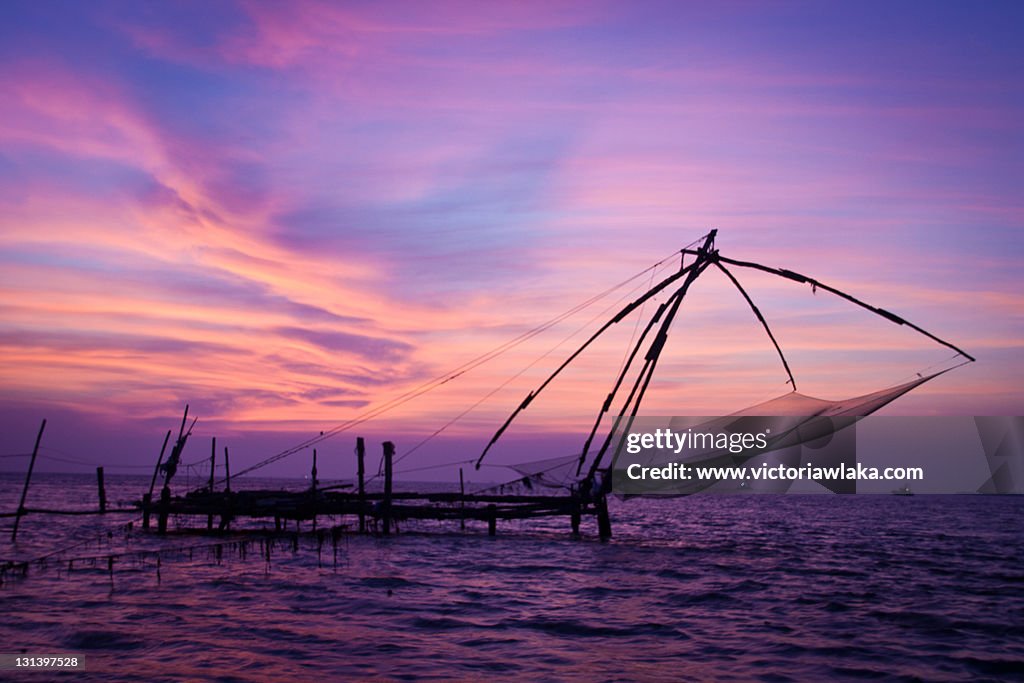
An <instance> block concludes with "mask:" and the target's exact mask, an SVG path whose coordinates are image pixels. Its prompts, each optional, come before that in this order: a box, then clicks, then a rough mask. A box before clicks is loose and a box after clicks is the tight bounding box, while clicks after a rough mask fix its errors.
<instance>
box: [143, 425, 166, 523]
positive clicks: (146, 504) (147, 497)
mask: <svg viewBox="0 0 1024 683" xmlns="http://www.w3.org/2000/svg"><path fill="white" fill-rule="evenodd" d="M170 440H171V430H170V429H168V430H167V435H166V436H165V437H164V445H163V446H161V447H160V455H159V456H157V459H156V467H154V468H153V478H152V479H150V480H149V493H146V494H143V496H142V502H143V509H142V528H143V529H148V528H149V512H150V511H149V508H150V506H151V505H152V504H153V488H154V487H155V486H156V477H157V475H158V474H160V464H161V463H162V462H163V461H164V451H166V450H167V442H168V441H170Z"/></svg>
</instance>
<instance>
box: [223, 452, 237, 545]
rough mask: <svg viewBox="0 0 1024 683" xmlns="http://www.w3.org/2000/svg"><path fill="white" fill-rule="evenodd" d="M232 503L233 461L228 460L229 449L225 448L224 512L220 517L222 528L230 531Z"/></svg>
mask: <svg viewBox="0 0 1024 683" xmlns="http://www.w3.org/2000/svg"><path fill="white" fill-rule="evenodd" d="M231 508H232V503H231V461H230V460H228V447H227V446H225V447H224V511H223V512H222V513H221V515H220V528H221V529H230V528H231V519H232V517H233V516H234V515H233V514H232V510H231Z"/></svg>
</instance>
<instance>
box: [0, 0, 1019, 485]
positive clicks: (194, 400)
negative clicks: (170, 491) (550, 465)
mask: <svg viewBox="0 0 1024 683" xmlns="http://www.w3.org/2000/svg"><path fill="white" fill-rule="evenodd" d="M1022 30H1024V7H1022V6H1021V5H1020V4H1019V3H999V2H988V3H959V2H957V3H942V2H895V3H894V2H878V3H874V2H865V3H827V2H792V3H786V2H764V3H752V2H722V3H696V2H695V3H679V2H664V3H662V2H638V3H622V2H608V3H605V2H576V3H572V2H571V3H563V2H557V1H551V0H547V1H545V2H522V3H477V2H408V3H405V2H383V3H369V2H326V3H321V2H312V1H307V0H298V1H296V2H289V3H279V2H228V1H221V2H183V3H136V2H90V3H82V2H57V1H53V2H45V3H38V2H5V3H3V4H0V91H2V92H3V97H0V409H2V410H0V413H2V417H0V430H2V438H0V455H4V456H5V459H4V460H3V461H0V469H11V470H19V469H21V468H23V467H24V466H25V465H24V459H23V458H22V459H19V458H13V457H12V458H9V457H7V456H15V455H20V454H23V453H25V452H27V451H28V450H31V447H32V442H33V440H34V437H35V433H36V431H37V425H38V424H39V421H40V420H41V419H42V418H47V419H48V420H49V422H48V426H47V433H46V436H45V438H44V450H43V451H41V453H42V454H43V455H45V456H48V459H47V460H46V461H44V462H42V466H43V467H50V468H56V467H64V468H70V469H75V468H79V469H80V470H81V471H88V469H89V468H88V467H87V465H90V464H92V463H96V464H105V465H107V466H108V468H109V470H110V471H111V472H123V473H145V472H146V471H149V470H151V468H152V464H153V462H154V461H155V459H156V455H157V453H158V451H159V446H160V443H161V442H162V439H163V435H164V433H165V432H166V430H167V429H171V428H174V429H176V428H177V424H178V421H179V420H180V414H181V410H182V409H183V407H184V405H185V404H186V403H188V404H189V405H190V406H191V413H192V414H193V415H195V416H197V417H198V419H199V422H198V423H197V425H196V428H195V431H194V433H193V441H192V443H191V444H190V447H189V448H190V450H189V451H187V453H186V456H185V460H187V461H188V460H199V459H201V458H202V457H205V454H206V453H208V452H209V439H210V438H211V437H213V436H217V437H219V439H220V443H221V444H225V445H231V446H232V447H233V450H232V459H233V462H237V463H238V465H237V466H238V467H242V466H244V465H247V464H251V463H254V462H257V461H259V460H261V459H262V458H265V457H267V456H270V455H273V454H274V453H276V452H277V451H279V450H281V449H283V448H286V447H288V446H291V445H293V444H295V443H297V442H300V441H302V440H304V439H306V438H307V437H309V436H312V435H316V434H318V433H319V432H320V431H322V430H329V429H331V428H333V427H335V426H337V425H341V424H344V423H346V422H347V421H349V420H352V419H354V418H358V417H359V416H361V415H364V414H365V413H366V412H367V411H376V410H378V409H380V408H381V407H383V406H386V405H387V404H388V401H391V400H393V399H395V398H396V397H401V396H403V395H405V394H407V393H408V392H410V391H415V390H416V388H417V387H420V386H422V385H423V383H424V382H429V381H430V380H432V379H434V378H437V377H445V376H446V373H449V372H450V371H452V370H453V369H455V368H459V367H460V366H462V365H463V364H465V363H467V362H469V361H472V360H473V359H475V358H477V357H479V356H480V355H481V354H486V353H488V352H489V351H491V350H493V349H495V348H498V347H500V346H501V345H502V344H504V343H505V342H508V341H509V340H513V339H516V338H517V337H518V336H519V335H522V334H524V333H525V332H528V331H529V330H532V329H534V328H535V326H537V325H541V324H543V323H545V322H547V321H551V320H554V319H558V317H559V316H561V314H563V313H565V312H566V311H570V310H572V309H573V307H575V306H576V305H577V304H580V303H581V302H585V301H587V300H589V299H590V298H591V297H593V296H594V295H595V294H597V293H600V292H604V291H606V290H607V289H609V288H611V287H613V286H614V285H616V284H618V283H621V282H623V281H627V280H628V279H629V278H631V277H633V276H634V275H637V274H638V273H643V274H642V275H641V276H640V277H639V278H636V279H633V280H629V281H628V284H626V285H625V286H624V287H622V288H619V289H616V290H614V291H613V292H612V293H610V294H609V295H608V296H606V297H604V298H602V299H600V300H599V301H596V302H594V303H593V304H592V305H590V306H588V307H586V308H584V309H582V310H580V311H578V312H577V313H575V314H574V315H571V316H569V317H567V318H566V319H564V320H560V321H559V322H558V323H557V324H554V325H552V326H551V327H550V328H549V329H547V330H546V331H545V332H544V334H540V335H537V336H535V337H531V338H529V339H528V340H526V341H525V342H524V343H521V344H519V345H516V346H515V347H514V348H512V349H510V350H509V351H508V352H506V353H503V354H501V355H500V356H498V357H496V358H494V359H493V360H491V361H489V362H487V363H485V364H483V365H480V366H479V367H477V368H474V369H473V370H472V371H470V372H467V373H465V374H463V375H461V376H460V377H458V378H457V379H456V380H453V381H451V382H448V383H445V384H444V385H443V386H441V387H440V388H438V389H437V390H435V391H431V392H429V393H427V394H425V395H423V396H421V397H419V398H416V399H415V400H412V401H409V402H407V403H404V404H403V405H401V406H399V407H397V408H396V409H395V410H392V411H390V412H387V413H386V414H383V415H382V416H380V417H379V418H378V419H375V420H373V421H371V422H367V423H364V424H360V425H358V427H356V428H353V429H351V430H347V431H344V432H342V433H341V434H339V435H338V436H337V437H335V438H333V439H331V440H329V441H326V442H324V443H323V444H321V445H320V446H319V448H320V452H321V454H322V455H321V466H320V470H321V476H325V475H326V476H328V477H330V476H339V477H340V476H349V475H350V474H351V472H352V471H353V469H354V462H353V458H352V456H351V452H352V447H353V441H354V437H355V436H356V435H364V436H366V437H367V439H368V441H369V442H370V443H371V448H372V453H376V452H377V451H378V450H379V442H380V441H382V440H384V439H391V440H393V441H395V442H396V444H397V445H398V452H399V454H400V455H402V456H404V455H409V459H408V460H406V461H405V462H404V463H403V467H405V468H407V469H410V470H411V469H417V468H419V467H433V466H440V465H445V463H451V462H456V461H460V460H465V459H469V458H473V457H474V456H475V455H477V454H478V453H479V451H480V449H481V448H482V447H483V445H484V444H485V443H486V442H487V440H488V439H489V437H490V435H491V433H493V431H494V429H495V428H496V427H497V426H498V425H499V424H500V423H501V421H503V420H504V418H505V417H506V416H507V415H508V413H509V412H510V411H511V410H513V409H514V408H515V407H516V406H517V405H518V404H519V402H520V401H521V399H522V398H523V397H524V396H525V395H526V393H527V392H528V391H530V390H531V389H533V388H535V387H536V386H537V385H538V384H539V382H540V381H542V380H543V378H544V376H546V374H547V373H548V372H550V371H551V370H552V369H553V368H554V367H555V366H556V365H557V364H558V363H559V362H560V361H561V359H562V358H564V357H565V356H566V355H567V354H568V353H569V352H571V350H572V349H573V348H574V347H575V345H578V344H579V343H581V341H582V339H584V338H585V336H586V334H587V333H588V332H589V331H590V330H593V329H594V328H595V326H596V325H599V324H600V323H601V322H602V321H603V320H604V319H606V318H608V317H610V316H611V315H612V314H613V313H614V312H615V310H617V307H621V306H622V305H624V303H626V302H628V301H629V300H631V298H635V297H636V296H637V295H639V294H640V293H641V292H642V291H643V288H644V287H645V286H648V285H649V284H650V282H652V281H653V280H652V279H651V277H652V271H645V269H647V268H648V267H650V266H652V264H656V263H661V266H659V267H658V269H657V270H656V271H655V272H654V275H656V276H658V277H662V276H665V275H667V274H669V273H671V272H672V270H673V269H675V268H677V267H678V257H673V256H672V255H673V254H674V253H676V252H677V251H678V249H680V248H681V247H683V246H684V245H686V244H689V243H691V242H693V241H694V240H695V239H697V238H699V237H700V236H701V235H703V234H705V233H706V232H707V231H708V230H709V229H710V228H718V229H719V235H718V240H717V245H718V247H719V248H720V249H721V253H722V254H723V255H727V256H731V257H733V258H739V259H744V260H751V261H757V262H761V263H765V264H767V265H772V266H781V267H785V268H789V269H792V270H795V271H799V272H802V273H805V274H808V275H811V276H813V277H816V278H818V279H819V280H821V281H823V282H826V283H829V284H832V285H834V286H837V287H840V288H842V289H844V290H845V291H848V292H850V293H851V294H854V295H856V296H859V297H861V298H863V299H865V300H866V301H868V302H870V303H872V304H873V305H878V306H883V307H885V308H887V309H889V310H892V311H894V312H896V313H898V314H900V315H902V316H903V317H905V318H907V319H908V320H911V321H913V322H915V323H916V324H918V325H920V326H922V327H924V328H925V329H927V330H929V331H931V332H933V333H934V334H936V335H938V336H940V337H942V338H944V339H948V340H949V341H951V342H952V343H954V344H956V345H957V346H959V347H961V348H963V349H965V350H967V351H968V352H969V353H971V354H972V355H975V356H976V357H977V358H978V362H977V363H975V364H973V365H970V366H968V367H964V368H961V369H959V370H956V371H954V372H952V373H950V374H948V375H945V376H943V377H941V378H938V379H936V380H934V381H933V382H931V383H929V384H926V385H924V386H923V387H921V388H920V389H918V390H917V391H915V392H914V393H912V394H911V395H909V396H907V397H905V398H903V399H901V400H900V401H899V402H897V403H894V404H893V405H892V406H890V407H889V408H887V409H886V411H888V412H889V414H913V415H928V414H932V415H934V414H940V415H942V414H948V415H987V414H994V415H1004V414H1010V415H1019V414H1021V413H1022V412H1024V390H1022V389H1021V387H1022V386H1024V366H1022V358H1024V354H1022V350H1024V334H1022V333H1024V294H1022V290H1024V287H1022V286H1021V284H1022V277H1021V265H1020V264H1021V257H1022V256H1024V199H1022V197H1024V192H1022V191H1021V190H1022V187H1021V179H1022V178H1024V135H1022V128H1021V123H1020V122H1021V121H1024V87H1022V85H1024V83H1022V77H1021V74H1022V73H1024V45H1022V43H1021V41H1020V40H1019V36H1020V35H1021V32H1022ZM663 259H667V260H664V261H663ZM736 275H737V277H739V278H740V279H741V281H742V282H743V284H744V286H745V287H746V288H747V289H748V290H749V291H750V293H751V296H752V297H754V298H755V300H756V301H757V302H758V305H759V306H760V307H761V309H762V311H763V312H764V313H765V315H766V317H767V318H768V319H769V322H770V323H771V324H772V326H773V329H774V330H775V332H776V335H777V336H778V337H779V341H780V343H781V344H782V346H783V348H784V350H785V351H786V353H787V357H788V358H789V360H790V363H791V365H792V366H793V369H794V374H795V375H796V378H797V382H798V386H799V389H800V390H801V391H804V392H806V393H809V394H812V395H815V396H820V397H823V398H829V399H838V398H845V397H848V396H854V395H857V394H860V393H866V392H869V391H874V390H877V389H879V388H882V387H886V386H891V385H894V384H896V383H899V382H901V381H905V380H907V379H909V378H912V377H914V376H916V373H917V372H920V371H923V370H924V369H926V368H928V367H947V366H948V365H949V364H951V363H953V362H955V359H951V358H950V357H951V355H952V354H951V352H949V351H948V349H945V348H943V347H940V346H938V345H936V344H934V343H933V342H931V341H929V340H928V339H926V338H924V337H921V336H919V335H916V334H914V333H913V332H912V331H910V330H908V329H907V328H900V327H896V326H894V325H892V324H891V323H888V322H886V321H885V320H883V319H881V318H878V317H876V316H872V315H871V314H870V313H867V312H865V311H863V310H858V309H855V308H853V307H851V306H849V305H848V304H845V303H844V302H842V301H840V300H838V299H836V298H834V297H830V296H829V295H828V294H826V293H823V292H817V293H814V292H811V291H810V288H808V287H807V286H801V285H798V284H795V283H792V282H788V281H782V280H778V281H777V280H775V279H773V278H770V277H768V276H764V275H761V274H757V273H753V272H749V271H742V272H740V271H737V272H736ZM662 300H663V299H662ZM652 311H653V306H652V307H646V308H645V312H646V314H647V315H648V316H649V315H650V313H651V312H652ZM635 330H636V327H635V322H634V319H633V318H630V319H628V320H627V321H624V322H623V323H620V324H618V325H616V326H615V329H613V330H612V332H611V333H610V334H609V335H608V338H607V339H604V338H602V341H601V343H599V344H596V345H595V347H594V348H593V350H592V351H591V352H588V353H587V354H586V355H585V356H584V357H582V358H581V359H580V362H579V363H577V364H574V365H573V366H572V367H571V369H570V370H569V371H567V373H565V376H564V377H563V378H561V379H560V380H559V381H558V382H556V383H554V384H553V385H552V387H551V389H550V390H549V391H548V392H546V393H545V395H544V398H543V400H538V401H537V402H535V403H534V404H533V405H531V407H530V409H529V410H528V411H526V413H524V414H523V418H522V420H520V421H519V422H517V423H516V424H515V426H514V428H512V429H510V430H509V432H508V435H507V441H506V442H503V447H502V448H499V449H497V450H496V452H495V453H494V458H495V462H503V461H504V462H513V461H516V460H529V459H532V458H534V457H542V456H547V455H551V456H555V455H560V454H563V453H571V452H573V450H574V449H578V447H579V444H580V443H581V442H582V438H583V437H584V436H585V434H586V431H587V429H588V428H589V426H590V424H591V422H592V420H593V417H594V415H595V413H596V411H597V410H598V408H599V407H600V404H601V402H602V400H603V398H604V396H605V394H606V393H607V391H608V389H609V387H610V385H611V382H612V381H614V377H615V373H616V372H617V371H618V368H619V367H620V364H621V363H622V359H623V356H624V354H625V352H626V350H627V348H628V344H629V341H630V340H631V339H632V338H633V335H634V334H635ZM785 380H786V377H785V374H784V372H783V370H782V368H781V365H780V364H779V362H778V360H777V358H776V357H775V356H774V351H773V350H772V348H771V346H770V343H769V342H768V340H767V338H766V337H765V336H764V334H763V331H762V330H761V329H760V327H759V326H758V324H757V322H756V320H755V319H754V318H753V317H752V316H751V314H750V311H749V310H748V309H747V308H746V304H745V303H744V301H743V300H742V298H741V297H740V296H739V295H738V294H737V293H736V292H735V290H733V289H731V285H730V284H729V283H728V282H727V281H726V280H725V279H724V278H723V276H721V275H720V274H718V273H714V272H710V271H709V272H708V273H706V274H705V275H704V276H702V277H701V278H700V279H699V280H698V282H697V284H695V285H694V287H693V290H692V292H691V295H690V296H689V297H688V299H687V301H686V302H685V304H684V307H683V309H682V312H681V314H680V318H679V320H678V321H677V323H676V324H675V326H674V328H673V331H672V338H671V348H670V349H669V350H667V351H666V354H665V357H664V359H663V360H662V361H661V363H660V365H659V373H658V375H657V377H656V381H655V382H654V385H653V386H652V391H651V395H650V398H649V402H648V404H646V405H645V410H646V411H648V413H649V414H673V415H675V414H680V415H682V414H717V413H728V412H732V411H734V410H740V409H742V408H744V407H746V406H749V405H751V404H753V403H755V402H758V401H760V400H765V399H767V398H771V397H773V396H777V395H779V394H782V393H785V392H786V391H788V390H789V389H790V387H788V386H787V385H786V384H785ZM470 408H472V410H469V411H468V412H466V411H467V410H468V409H470ZM456 417H458V418H459V419H458V420H455V421H454V422H453V421H452V420H453V419H454V418H456ZM442 427H443V428H444V430H443V432H442V433H441V434H440V435H439V436H437V437H436V438H434V439H432V440H430V441H429V442H427V443H426V444H425V445H424V446H423V447H422V448H420V449H418V450H417V451H416V452H412V448H413V447H414V446H415V445H416V444H418V443H420V442H421V441H422V440H423V439H424V438H426V437H428V436H429V435H431V434H432V433H433V432H435V431H436V430H438V429H441V428H442ZM524 456H526V457H524ZM58 458H61V459H62V460H58ZM308 460H309V454H308V452H306V451H304V452H302V453H299V454H298V455H296V456H293V457H292V458H288V459H285V460H284V461H282V462H280V463H278V464H277V465H275V468H273V469H271V470H268V472H269V473H278V474H280V473H284V474H301V473H302V472H305V471H306V469H307V468H308ZM325 463H326V464H325ZM452 467H453V466H447V465H445V467H438V469H437V470H436V472H437V474H438V475H439V476H441V477H448V478H450V477H451V476H452V475H453V471H454V470H453V469H452ZM478 476H483V474H480V475H478ZM489 476H491V477H492V478H494V477H499V476H500V475H497V474H494V473H493V472H492V473H491V474H490V475H489Z"/></svg>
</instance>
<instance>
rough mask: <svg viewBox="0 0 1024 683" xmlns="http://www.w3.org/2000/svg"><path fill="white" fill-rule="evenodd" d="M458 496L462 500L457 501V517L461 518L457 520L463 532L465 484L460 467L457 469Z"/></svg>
mask: <svg viewBox="0 0 1024 683" xmlns="http://www.w3.org/2000/svg"><path fill="white" fill-rule="evenodd" d="M459 495H460V496H462V499H461V500H460V501H459V516H460V517H461V519H460V520H459V526H460V527H462V530H463V531H465V530H466V482H465V480H463V478H462V468H461V467H460V468H459Z"/></svg>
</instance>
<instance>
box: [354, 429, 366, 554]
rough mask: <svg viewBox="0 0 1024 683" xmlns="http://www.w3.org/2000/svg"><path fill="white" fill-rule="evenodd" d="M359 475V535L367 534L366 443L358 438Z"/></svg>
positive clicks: (361, 438)
mask: <svg viewBox="0 0 1024 683" xmlns="http://www.w3.org/2000/svg"><path fill="white" fill-rule="evenodd" d="M356 458H357V460H358V463H357V467H358V469H357V473H358V476H359V533H361V534H365V533H366V481H365V480H366V463H365V460H366V442H365V441H363V437H361V436H360V437H356Z"/></svg>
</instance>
